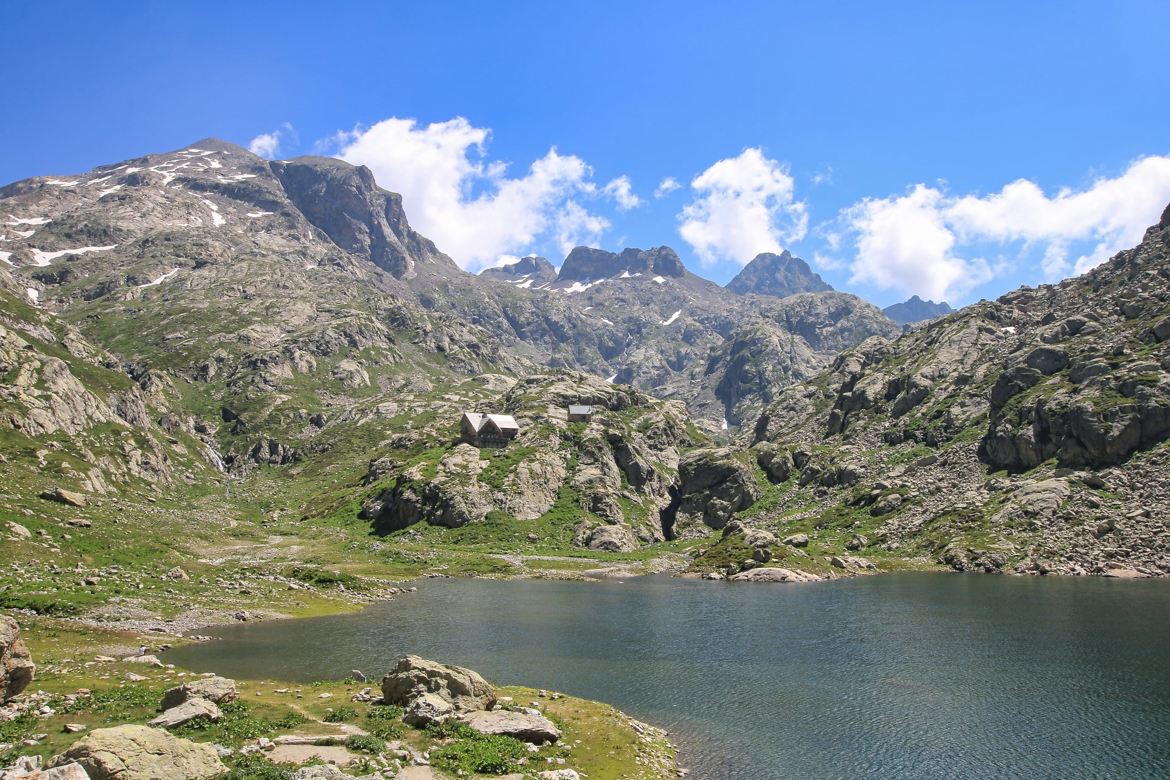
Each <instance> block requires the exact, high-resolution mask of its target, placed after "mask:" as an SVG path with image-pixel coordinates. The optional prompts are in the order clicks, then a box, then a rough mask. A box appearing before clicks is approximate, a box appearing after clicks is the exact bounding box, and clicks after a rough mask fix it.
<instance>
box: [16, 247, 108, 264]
mask: <svg viewBox="0 0 1170 780" xmlns="http://www.w3.org/2000/svg"><path fill="white" fill-rule="evenodd" d="M117 246H118V245H117V244H110V245H109V246H82V247H78V248H77V249H61V250H59V251H57V252H42V251H41V250H40V249H34V250H33V251H32V253H33V265H35V266H37V267H41V268H43V267H44V266H46V265H48V264H49V263H51V262H53V261H54V260H56V259H57V258H58V257H64V256H65V255H84V254H86V253H88V252H108V251H110V250H111V249H114V248H116V247H117Z"/></svg>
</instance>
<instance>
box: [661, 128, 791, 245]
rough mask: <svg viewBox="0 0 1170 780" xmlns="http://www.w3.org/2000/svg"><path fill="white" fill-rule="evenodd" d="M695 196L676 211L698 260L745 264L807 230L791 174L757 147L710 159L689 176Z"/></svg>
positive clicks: (683, 234)
mask: <svg viewBox="0 0 1170 780" xmlns="http://www.w3.org/2000/svg"><path fill="white" fill-rule="evenodd" d="M691 190H692V191H693V193H694V200H693V201H692V202H691V203H689V204H687V205H686V206H685V207H683V210H682V213H681V214H680V215H679V216H680V219H681V221H682V225H681V226H680V227H679V235H681V236H682V237H683V240H684V241H686V242H687V243H688V244H690V245H691V247H692V248H693V249H694V250H695V253H696V254H697V255H698V256H699V261H700V262H701V263H703V265H711V264H713V263H715V262H717V261H719V260H733V261H735V262H737V263H739V264H740V265H745V264H747V263H748V262H749V261H750V260H751V259H752V258H753V257H755V256H756V255H757V254H759V253H760V252H780V251H781V250H782V248H783V244H785V243H789V242H792V241H799V240H800V239H801V238H803V237H804V235H805V233H806V232H807V231H808V213H807V210H806V208H805V204H804V203H803V202H802V201H797V200H795V199H794V198H793V179H792V177H791V176H790V175H789V174H788V171H787V170H786V169H785V168H784V167H783V166H782V165H780V163H778V162H776V161H775V160H770V159H768V158H767V157H765V156H764V153H763V152H762V151H761V150H759V149H756V148H749V149H745V150H744V151H743V152H742V153H741V154H740V155H739V156H738V157H730V158H728V159H725V160H720V161H719V162H717V163H715V164H714V165H712V166H711V167H710V168H708V169H707V170H705V171H703V172H702V173H701V174H699V175H698V176H696V177H695V179H694V180H693V181H691Z"/></svg>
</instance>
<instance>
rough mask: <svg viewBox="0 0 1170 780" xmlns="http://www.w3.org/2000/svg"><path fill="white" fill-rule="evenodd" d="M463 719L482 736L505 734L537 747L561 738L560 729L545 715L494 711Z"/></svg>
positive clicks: (477, 713)
mask: <svg viewBox="0 0 1170 780" xmlns="http://www.w3.org/2000/svg"><path fill="white" fill-rule="evenodd" d="M461 719H462V720H463V722H464V723H466V724H467V725H468V726H470V727H471V728H473V729H475V730H476V731H478V732H479V733H480V734H503V735H506V736H509V737H515V738H516V739H519V740H523V741H524V742H531V743H533V744H535V745H542V744H544V743H545V742H556V741H557V740H558V739H560V738H561V731H560V729H558V728H557V727H556V724H554V723H553V722H552V721H551V720H549V719H548V718H546V717H544V716H543V715H531V714H529V713H526V712H511V711H509V710H494V711H491V712H471V713H468V714H467V715H464V716H463V717H462V718H461Z"/></svg>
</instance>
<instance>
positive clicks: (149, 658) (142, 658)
mask: <svg viewBox="0 0 1170 780" xmlns="http://www.w3.org/2000/svg"><path fill="white" fill-rule="evenodd" d="M122 663H124V664H145V665H146V666H157V667H159V668H160V669H161V668H162V666H163V662H162V661H160V660H158V656H157V655H128V656H126V657H125V658H123V659H122Z"/></svg>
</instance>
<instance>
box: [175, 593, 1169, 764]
mask: <svg viewBox="0 0 1170 780" xmlns="http://www.w3.org/2000/svg"><path fill="white" fill-rule="evenodd" d="M419 586H420V587H419V591H418V592H417V593H411V594H404V595H402V596H400V597H398V598H396V599H395V600H392V601H388V602H383V603H379V604H376V605H374V606H371V607H369V608H367V609H366V610H364V611H362V612H360V613H355V614H348V615H340V616H331V617H322V618H311V619H304V620H286V621H273V622H267V623H256V624H240V625H235V626H230V627H225V628H220V629H218V630H216V631H214V632H212V633H213V635H214V636H215V637H216V638H217V641H212V642H206V643H202V644H197V645H188V646H184V647H179V648H175V649H174V650H172V651H171V652H170V653H169V654H168V656H169V657H168V660H170V661H174V662H176V663H178V664H180V665H181V666H185V667H187V668H191V669H195V670H200V671H215V672H217V673H219V674H224V675H228V676H233V677H240V678H252V679H256V678H266V677H271V676H273V675H277V676H279V677H281V678H282V679H286V680H303V681H308V680H313V679H330V678H333V679H336V678H343V677H346V676H347V675H348V673H349V670H351V669H360V670H363V671H364V672H365V673H366V674H367V675H369V676H370V678H371V680H372V681H373V682H372V684H374V685H376V681H377V679H379V678H380V676H381V674H382V673H383V672H385V671H386V670H388V669H390V668H391V667H392V666H393V664H394V662H395V661H396V659H397V658H398V657H399V656H401V655H403V654H406V653H415V654H418V655H422V656H425V657H428V658H433V659H435V660H438V661H442V662H444V663H454V664H459V665H461V666H467V667H470V668H472V669H475V670H477V671H479V672H480V673H482V674H483V675H484V676H485V677H487V678H488V679H490V680H492V681H493V682H496V683H500V684H523V685H530V686H537V687H542V688H547V689H549V690H557V691H563V692H565V693H570V694H573V695H577V696H582V697H586V698H590V699H597V700H601V701H605V702H608V703H611V704H613V705H615V706H616V707H618V708H619V709H622V710H624V711H625V712H627V713H628V714H630V715H632V716H634V717H636V718H639V719H641V720H645V721H648V722H651V723H654V724H656V725H659V726H662V727H664V728H667V729H669V730H670V731H671V733H672V736H673V739H674V740H675V741H676V742H677V743H678V744H679V747H680V750H681V761H680V763H681V765H682V766H684V767H687V768H688V769H690V777H692V778H696V780H723V779H729V780H730V779H734V780H755V779H756V778H821V777H826V778H828V777H858V776H863V777H908V778H918V777H921V778H942V777H946V778H974V777H980V778H985V777H1028V778H1048V777H1051V778H1072V777H1076V778H1090V777H1091V778H1138V777H1143V778H1144V777H1170V582H1167V581H1165V580H1141V581H1117V580H1108V579H1097V578H1091V579H1090V578H1084V579H1081V578H1019V577H997V576H985V575H984V576H980V575H958V574H954V575H948V574H890V575H882V576H873V577H861V578H857V579H851V580H841V581H833V582H824V583H811V584H802V585H792V584H788V585H784V584H737V583H727V582H707V581H699V580H684V579H674V578H669V577H644V578H637V579H630V580H625V581H612V580H603V581H597V582H589V583H581V582H565V581H545V580H517V581H497V580H488V579H434V580H425V581H423V582H420V583H419Z"/></svg>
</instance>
